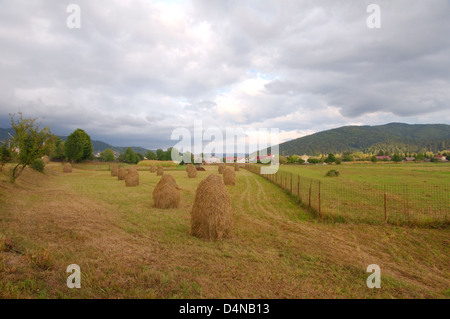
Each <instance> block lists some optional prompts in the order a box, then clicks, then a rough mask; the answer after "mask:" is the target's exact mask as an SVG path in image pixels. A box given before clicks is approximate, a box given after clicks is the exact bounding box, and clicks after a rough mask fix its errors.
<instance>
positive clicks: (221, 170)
mask: <svg viewBox="0 0 450 319" xmlns="http://www.w3.org/2000/svg"><path fill="white" fill-rule="evenodd" d="M225 168H227V167H226V166H225V163H219V174H223V172H224V171H225Z"/></svg>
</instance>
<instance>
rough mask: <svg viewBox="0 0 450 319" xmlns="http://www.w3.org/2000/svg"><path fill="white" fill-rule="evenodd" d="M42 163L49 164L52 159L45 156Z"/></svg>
mask: <svg viewBox="0 0 450 319" xmlns="http://www.w3.org/2000/svg"><path fill="white" fill-rule="evenodd" d="M42 161H43V162H44V164H48V163H49V162H50V158H49V157H48V156H47V155H44V157H42Z"/></svg>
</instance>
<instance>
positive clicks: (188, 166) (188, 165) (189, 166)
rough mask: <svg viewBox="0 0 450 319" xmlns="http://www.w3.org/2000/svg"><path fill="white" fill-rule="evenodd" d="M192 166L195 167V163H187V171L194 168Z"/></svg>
mask: <svg viewBox="0 0 450 319" xmlns="http://www.w3.org/2000/svg"><path fill="white" fill-rule="evenodd" d="M192 167H194V165H192V164H187V165H186V172H189V170H190V169H192Z"/></svg>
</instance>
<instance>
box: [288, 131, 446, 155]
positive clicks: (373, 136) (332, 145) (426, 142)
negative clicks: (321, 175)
mask: <svg viewBox="0 0 450 319" xmlns="http://www.w3.org/2000/svg"><path fill="white" fill-rule="evenodd" d="M449 148H450V125H446V124H414V125H410V124H403V123H389V124H385V125H378V126H343V127H340V128H336V129H332V130H327V131H322V132H319V133H315V134H312V135H309V136H305V137H301V138H298V139H295V140H292V141H289V142H285V143H282V144H280V154H282V155H285V156H288V155H294V154H295V155H303V154H307V155H318V154H328V153H342V152H356V151H362V152H365V153H368V152H371V153H375V152H378V151H379V150H383V151H389V152H390V153H395V152H397V151H402V152H413V153H415V152H425V151H432V152H437V151H441V150H445V149H449Z"/></svg>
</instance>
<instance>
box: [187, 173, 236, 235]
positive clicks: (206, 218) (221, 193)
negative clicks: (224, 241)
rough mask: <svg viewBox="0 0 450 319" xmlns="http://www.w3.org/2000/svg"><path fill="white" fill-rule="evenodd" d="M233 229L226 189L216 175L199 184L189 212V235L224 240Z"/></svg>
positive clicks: (231, 211)
mask: <svg viewBox="0 0 450 319" xmlns="http://www.w3.org/2000/svg"><path fill="white" fill-rule="evenodd" d="M232 228H233V210H232V207H231V200H230V196H229V195H228V192H227V188H226V187H225V184H224V183H223V181H222V178H220V176H218V175H214V174H211V175H209V176H208V177H207V178H206V179H204V180H203V181H201V182H200V184H199V185H198V188H197V191H196V192H195V201H194V206H193V207H192V211H191V234H192V235H193V236H196V237H199V238H204V239H208V240H216V239H221V238H226V237H229V236H230V235H231V231H232Z"/></svg>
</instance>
